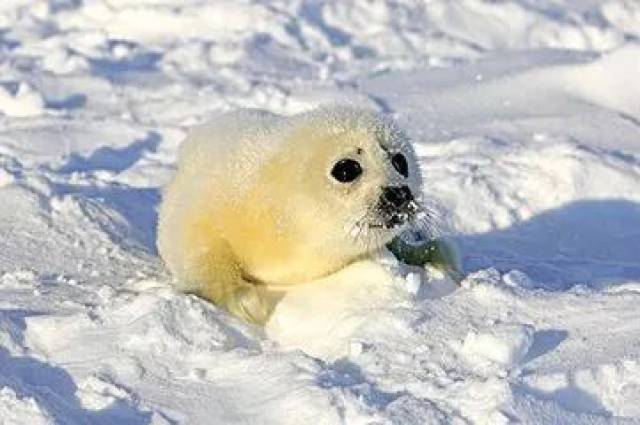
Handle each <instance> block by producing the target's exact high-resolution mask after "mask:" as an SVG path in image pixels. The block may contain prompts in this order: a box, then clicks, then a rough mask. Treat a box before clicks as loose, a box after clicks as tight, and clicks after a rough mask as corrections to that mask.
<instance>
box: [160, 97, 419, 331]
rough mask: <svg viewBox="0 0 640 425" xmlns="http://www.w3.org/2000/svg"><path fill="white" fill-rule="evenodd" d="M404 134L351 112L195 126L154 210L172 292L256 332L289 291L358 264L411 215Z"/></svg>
mask: <svg viewBox="0 0 640 425" xmlns="http://www.w3.org/2000/svg"><path fill="white" fill-rule="evenodd" d="M421 193H422V191H421V175H420V170H419V167H418V164H417V161H416V156H415V153H414V150H413V148H412V146H411V144H410V142H409V139H408V137H407V135H406V134H405V132H404V131H402V130H401V129H400V128H399V127H398V125H396V124H395V123H394V122H393V121H392V120H391V119H389V118H387V117H385V116H383V115H380V114H378V113H376V112H373V111H370V110H367V109H362V108H358V107H353V106H344V105H333V106H324V107H320V108H318V109H316V110H313V111H311V112H306V113H302V114H298V115H294V116H290V117H283V116H278V115H274V114H271V113H268V112H265V111H259V110H238V111H236V112H231V113H227V114H224V115H221V116H219V117H217V118H216V119H214V120H213V121H211V122H209V123H207V124H204V125H202V126H199V127H196V128H194V129H193V130H192V131H191V132H190V134H189V135H188V136H187V139H186V140H185V141H184V142H183V144H182V145H181V147H180V151H179V157H178V170H177V173H176V175H175V177H174V178H173V181H172V182H171V183H170V184H169V185H168V186H167V187H166V189H165V191H164V195H163V201H162V204H161V206H160V211H159V224H158V250H159V253H160V255H161V257H162V259H163V260H164V262H165V264H166V266H167V267H168V268H169V270H170V271H171V273H172V274H173V276H174V285H175V286H176V287H177V288H178V289H180V290H182V291H184V292H188V293H194V294H197V295H198V296H200V297H203V298H205V299H208V300H210V301H211V302H213V303H214V304H216V305H218V306H220V307H223V308H225V309H227V310H228V311H229V312H230V313H232V314H234V315H236V316H238V317H240V318H242V319H244V320H245V321H247V322H251V323H258V324H264V323H265V322H266V321H267V320H268V318H269V315H270V314H271V312H272V311H273V308H274V307H275V305H276V303H277V302H278V300H279V299H280V298H281V296H282V294H283V291H286V289H287V286H289V285H294V284H296V283H302V282H307V281H310V280H314V279H317V278H320V277H323V276H326V275H328V274H330V273H333V272H335V271H337V270H340V269H341V268H343V267H344V266H346V265H347V264H349V263H351V262H353V261H354V260H356V259H361V258H363V257H365V256H367V255H368V254H370V253H371V252H373V251H375V250H378V249H380V248H381V247H382V246H384V245H385V244H387V243H388V242H389V241H391V240H392V239H393V238H394V237H395V236H397V235H398V234H399V233H400V232H401V231H402V230H403V229H404V228H405V227H406V226H407V224H409V223H410V222H411V221H412V220H413V219H414V218H415V216H416V214H417V212H418V211H419V203H418V202H417V199H416V198H417V197H418V196H419V195H420V194H421Z"/></svg>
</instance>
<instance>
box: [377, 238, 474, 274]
mask: <svg viewBox="0 0 640 425" xmlns="http://www.w3.org/2000/svg"><path fill="white" fill-rule="evenodd" d="M412 233H413V232H412ZM410 236H412V239H411V240H408V238H407V235H400V236H397V237H396V238H395V239H393V240H392V241H391V242H389V243H388V244H387V248H388V249H389V251H391V253H392V254H393V255H394V256H395V257H396V258H397V259H398V260H399V261H402V262H403V263H405V264H408V265H411V266H419V267H425V266H426V265H431V266H432V267H435V268H436V269H438V270H442V271H443V272H445V273H446V274H448V275H449V276H450V277H451V278H452V279H453V280H454V281H455V282H456V283H458V284H460V282H461V281H462V278H463V274H462V267H461V264H460V256H459V254H458V250H457V249H456V246H455V244H454V243H453V242H452V241H449V240H447V239H443V238H435V239H424V238H422V237H421V235H419V234H412V235H410Z"/></svg>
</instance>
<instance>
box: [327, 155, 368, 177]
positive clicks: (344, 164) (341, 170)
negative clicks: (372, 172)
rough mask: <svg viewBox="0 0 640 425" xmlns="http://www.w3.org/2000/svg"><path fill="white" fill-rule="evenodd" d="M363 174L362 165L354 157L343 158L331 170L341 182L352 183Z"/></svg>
mask: <svg viewBox="0 0 640 425" xmlns="http://www.w3.org/2000/svg"><path fill="white" fill-rule="evenodd" d="M360 174H362V166H360V163H359V162H358V161H356V160H353V159H341V160H340V161H338V162H336V165H334V166H333V169H332V170H331V175H332V176H333V178H334V179H336V180H338V181H339V182H340V183H351V182H352V181H354V180H355V179H357V178H358V177H360Z"/></svg>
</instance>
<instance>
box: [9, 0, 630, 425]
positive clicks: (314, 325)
mask: <svg viewBox="0 0 640 425" xmlns="http://www.w3.org/2000/svg"><path fill="white" fill-rule="evenodd" d="M639 35H640V4H639V3H638V2H637V1H635V0H606V1H598V2H595V1H584V2H574V1H568V0H554V1H538V2H532V1H525V0H507V1H501V2H495V1H489V0H464V1H459V2H450V1H445V0H432V1H429V2H413V1H405V0H399V1H391V0H376V1H365V0H362V1H360V0H355V1H349V2H345V1H342V0H322V1H307V0H290V1H277V2H267V1H262V0H243V1H240V2H237V1H213V0H188V1H178V0H140V1H133V0H84V1H76V0H43V1H39V2H36V3H34V2H32V1H27V0H4V1H2V2H0V69H1V70H2V75H3V78H2V81H1V82H0V205H2V208H0V423H1V424H3V425H4V424H11V425H14V424H25V423H29V424H58V423H61V424H86V423H90V424H97V425H100V424H104V425H107V424H109V425H111V424H114V423H117V424H123V425H138V424H186V423H196V424H200V423H203V424H206V423H229V424H234V423H265V424H287V423H290V424H296V425H299V424H318V423H321V424H338V423H349V424H351V423H368V424H373V423H383V424H423V423H430V424H431V423H433V424H464V423H474V424H501V423H513V422H520V423H539V424H563V423H566V424H575V423H593V424H608V423H637V422H638V421H640V410H639V409H638V403H637V400H638V399H640V365H639V362H638V358H640V348H639V347H640V317H639V315H640V313H639V312H638V309H637V305H638V303H639V302H640V253H639V252H638V250H637V247H638V245H639V244H640V230H638V229H640V191H639V189H638V188H639V187H640V149H639V148H638V146H639V145H638V140H640V109H639V108H640V102H638V100H637V99H639V98H640V92H639V90H640V89H639V87H640V86H638V84H637V75H638V74H639V71H640V62H639V61H640V47H639V44H638V42H637V40H638V36H639ZM333 101H342V102H344V101H348V102H352V103H354V104H361V105H366V106H369V107H371V108H374V109H377V110H379V111H382V112H385V113H389V114H392V115H393V116H394V118H396V119H397V120H399V121H400V122H401V123H403V125H404V126H405V127H406V128H407V130H408V132H409V133H410V136H411V138H412V139H413V141H414V142H415V145H416V151H417V153H418V156H419V160H420V165H421V167H422V171H423V174H424V176H425V178H424V192H425V193H424V195H425V197H428V198H429V199H431V200H433V201H434V203H437V204H438V205H440V206H441V210H442V211H446V212H447V214H446V215H445V216H444V217H443V220H444V221H447V222H448V225H449V226H450V227H451V228H452V229H453V231H454V233H453V235H452V237H453V239H455V241H456V242H457V243H458V245H459V246H460V247H461V251H462V257H463V265H464V268H465V276H466V277H465V279H464V280H463V282H462V285H461V286H460V287H457V286H455V285H454V284H452V282H450V281H449V280H447V279H446V277H444V276H442V275H439V274H438V273H437V271H435V270H420V269H417V268H412V267H406V266H402V265H400V264H398V263H397V262H396V261H395V260H394V259H393V258H392V257H391V256H390V255H387V253H382V254H381V256H379V257H376V258H374V259H370V260H367V261H362V262H358V263H355V264H353V265H351V266H350V267H348V268H346V269H345V270H342V271H341V272H339V273H338V274H336V275H334V276H328V277H327V278H325V279H321V280H319V281H317V282H311V283H309V284H306V285H301V286H299V287H297V288H294V290H292V291H290V292H289V293H288V294H287V295H286V297H285V299H284V300H283V301H282V303H281V304H280V305H279V306H278V309H277V311H276V313H275V315H274V317H273V319H272V321H271V322H270V323H269V324H268V326H267V327H266V329H264V330H263V329H258V328H254V327H251V326H248V325H245V324H243V323H240V322H239V321H237V320H235V319H234V318H232V317H229V316H228V315H226V314H225V313H224V312H222V311H220V310H219V309H217V308H216V307H215V306H212V305H210V304H208V303H206V302H204V301H203V300H200V299H198V298H195V297H193V296H188V295H183V294H178V293H176V292H174V291H172V290H171V289H170V285H169V279H170V276H168V275H167V274H166V272H165V271H164V268H163V266H162V264H161V263H160V262H159V260H158V258H157V256H156V252H155V251H156V250H155V239H156V230H155V227H156V220H157V217H156V207H157V205H158V203H159V200H160V198H161V190H160V188H161V187H162V186H163V185H164V184H166V182H167V181H169V179H170V178H171V176H172V173H173V171H174V168H175V162H176V154H177V151H178V148H179V146H180V143H181V142H182V140H183V139H184V136H185V133H186V130H187V128H189V127H191V126H192V125H195V124H197V123H199V122H202V121H203V120H205V119H209V118H210V117H211V115H214V114H217V113H221V112H224V111H227V110H230V109H235V108H238V107H259V108H263V109H267V110H269V111H272V112H274V113H281V114H287V115H288V114H294V113H297V112H300V111H304V110H309V109H312V108H314V107H316V106H318V105H319V104H322V103H327V102H333Z"/></svg>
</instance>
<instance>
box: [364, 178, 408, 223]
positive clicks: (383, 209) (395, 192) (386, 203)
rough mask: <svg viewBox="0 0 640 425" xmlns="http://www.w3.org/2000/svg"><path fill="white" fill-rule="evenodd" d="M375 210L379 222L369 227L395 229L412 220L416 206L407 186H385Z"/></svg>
mask: <svg viewBox="0 0 640 425" xmlns="http://www.w3.org/2000/svg"><path fill="white" fill-rule="evenodd" d="M376 210H377V212H378V214H377V215H378V217H379V218H380V221H379V222H377V223H372V224H371V225H370V227H378V228H385V229H395V228H397V227H400V226H402V225H404V224H406V223H409V222H410V221H411V220H413V218H414V217H415V215H416V213H417V212H418V204H417V202H416V201H415V199H414V197H413V194H412V193H411V189H409V187H408V186H386V187H383V188H382V194H381V195H380V199H379V200H378V204H377V206H376Z"/></svg>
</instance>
